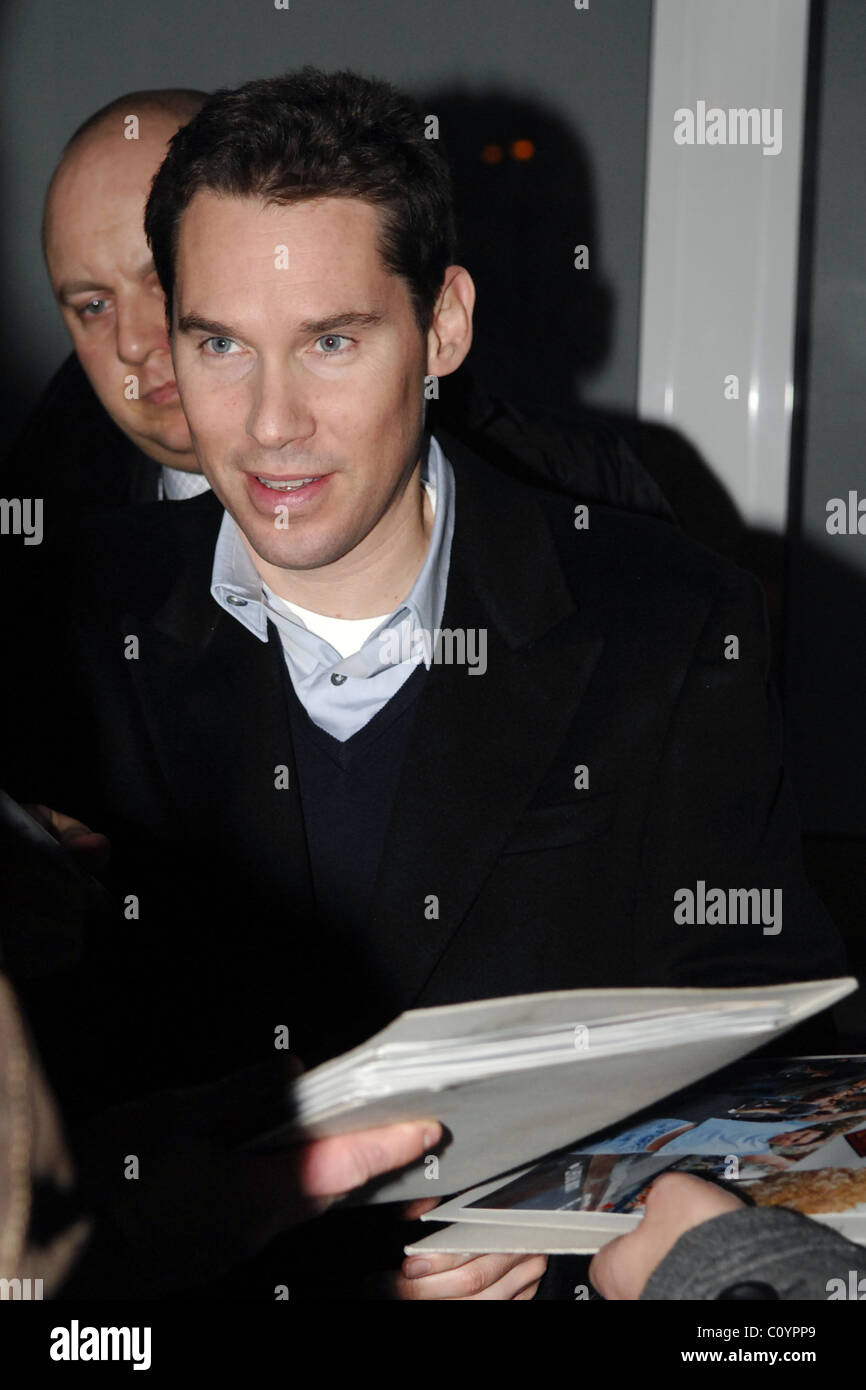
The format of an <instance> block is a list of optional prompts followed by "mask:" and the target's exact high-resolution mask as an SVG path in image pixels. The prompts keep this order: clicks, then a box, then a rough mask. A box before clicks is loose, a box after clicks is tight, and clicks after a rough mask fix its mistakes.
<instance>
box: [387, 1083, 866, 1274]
mask: <svg viewBox="0 0 866 1390" xmlns="http://www.w3.org/2000/svg"><path fill="white" fill-rule="evenodd" d="M665 1172H684V1173H694V1174H695V1175H696V1176H698V1177H702V1178H707V1179H709V1180H710V1181H713V1182H716V1183H720V1184H721V1185H723V1186H725V1187H727V1188H728V1190H729V1191H731V1192H733V1193H734V1194H735V1195H736V1196H738V1197H742V1198H744V1199H745V1200H746V1201H749V1202H753V1203H754V1204H755V1205H756V1206H784V1207H790V1208H792V1209H793V1210H795V1211H799V1212H802V1213H803V1214H804V1215H807V1216H810V1217H813V1218H814V1219H815V1220H816V1221H821V1222H824V1223H825V1224H827V1225H829V1226H831V1227H833V1229H834V1230H837V1231H839V1232H840V1234H842V1235H844V1236H847V1237H848V1239H849V1240H853V1241H857V1242H858V1243H859V1244H863V1245H866V1056H855V1057H850V1056H849V1057H841V1056H829V1057H828V1056H813V1057H788V1058H782V1057H764V1058H761V1059H752V1060H749V1061H746V1062H739V1063H735V1064H734V1065H733V1066H731V1067H728V1068H726V1069H725V1070H724V1071H722V1072H717V1073H716V1074H715V1075H714V1076H713V1078H712V1081H711V1083H710V1084H709V1085H706V1084H700V1085H697V1086H693V1087H691V1088H689V1089H687V1090H685V1091H682V1092H680V1093H678V1094H677V1095H675V1096H669V1097H668V1098H667V1100H665V1101H664V1102H663V1103H662V1104H661V1105H660V1106H658V1107H656V1108H655V1109H654V1111H652V1112H651V1113H649V1114H647V1113H646V1112H644V1113H642V1114H641V1115H640V1116H639V1117H632V1119H630V1120H628V1121H626V1122H625V1124H621V1125H618V1126H616V1127H615V1128H614V1129H612V1130H609V1131H608V1132H607V1133H606V1134H602V1135H597V1136H594V1137H593V1139H592V1142H590V1143H585V1142H578V1143H577V1144H575V1145H573V1146H572V1147H570V1148H568V1149H564V1150H562V1151H561V1152H560V1153H558V1154H554V1155H551V1156H550V1157H549V1158H547V1159H545V1160H543V1161H542V1162H541V1163H538V1164H534V1165H533V1166H532V1167H530V1168H526V1169H523V1170H522V1171H520V1172H518V1173H516V1174H512V1175H511V1176H510V1177H508V1178H506V1179H505V1180H503V1179H501V1178H499V1179H497V1180H496V1181H495V1182H489V1183H484V1184H482V1185H481V1186H480V1187H476V1188H474V1189H473V1190H472V1191H470V1192H464V1193H463V1194H462V1195H461V1196H459V1197H455V1198H454V1199H453V1200H452V1201H450V1202H445V1203H444V1204H443V1205H440V1206H438V1207H437V1208H436V1209H435V1210H434V1211H432V1212H430V1213H429V1214H428V1215H427V1216H424V1217H422V1220H424V1221H428V1220H429V1221H437V1222H442V1221H448V1222H453V1223H455V1224H454V1225H451V1226H449V1227H447V1228H446V1229H445V1230H443V1231H437V1232H436V1233H435V1234H434V1235H433V1236H431V1237H429V1238H427V1239H426V1240H421V1241H419V1242H417V1243H416V1244H415V1245H413V1246H411V1247H407V1249H408V1250H409V1252H410V1253H412V1254H414V1253H416V1252H417V1251H420V1250H423V1251H425V1252H429V1251H430V1250H447V1251H460V1252H478V1253H482V1252H490V1251H497V1250H502V1251H514V1252H523V1251H525V1252H530V1251H532V1252H537V1253H547V1254H553V1253H558V1254H564V1253H570V1254H588V1253H591V1252H593V1251H595V1250H598V1249H600V1247H601V1246H602V1245H604V1244H605V1242H606V1241H608V1240H612V1239H613V1238H614V1236H618V1235H622V1234H623V1233H624V1232H626V1231H630V1230H633V1229H634V1227H635V1226H636V1225H637V1224H638V1222H639V1221H640V1219H641V1215H642V1213H643V1210H644V1201H645V1199H646V1194H647V1191H648V1189H649V1187H650V1186H651V1184H652V1183H653V1181H654V1180H655V1179H656V1178H657V1177H658V1176H659V1175H660V1174H661V1173H665Z"/></svg>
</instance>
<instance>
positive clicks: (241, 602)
mask: <svg viewBox="0 0 866 1390" xmlns="http://www.w3.org/2000/svg"><path fill="white" fill-rule="evenodd" d="M226 603H230V604H231V606H232V608H246V606H247V601H246V599H245V598H241V596H240V594H226Z"/></svg>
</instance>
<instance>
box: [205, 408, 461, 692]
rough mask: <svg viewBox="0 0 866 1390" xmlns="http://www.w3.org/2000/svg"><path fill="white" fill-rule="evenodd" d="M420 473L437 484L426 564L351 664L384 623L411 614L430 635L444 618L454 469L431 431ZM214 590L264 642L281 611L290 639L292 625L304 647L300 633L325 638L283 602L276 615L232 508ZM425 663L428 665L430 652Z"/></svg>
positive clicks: (220, 543) (413, 624)
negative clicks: (310, 627)
mask: <svg viewBox="0 0 866 1390" xmlns="http://www.w3.org/2000/svg"><path fill="white" fill-rule="evenodd" d="M421 478H422V481H423V482H425V483H427V484H428V485H429V486H430V487H431V488H433V489H435V513H434V517H433V528H432V531H431V534H430V543H429V545H428V547H427V554H426V555H425V557H424V563H423V565H422V566H421V569H420V571H419V572H418V575H417V578H416V579H415V583H414V584H413V585H412V588H411V590H410V592H409V594H408V595H407V597H406V598H405V599H404V600H403V602H402V603H401V604H399V606H398V607H397V608H396V609H395V610H394V611H393V613H391V614H390V616H389V617H388V618H387V619H386V621H385V622H384V623H383V624H382V627H381V628H379V629H378V630H377V632H375V633H373V634H371V635H370V637H368V639H367V642H366V643H365V644H364V647H363V648H362V649H361V652H359V653H355V656H354V657H346V658H345V661H346V662H349V663H352V664H353V665H354V664H357V662H356V660H355V658H356V657H360V656H361V654H362V653H363V652H365V651H366V649H367V647H368V646H369V644H371V643H372V644H375V645H376V646H377V647H378V646H379V634H380V633H381V632H382V630H383V629H384V628H386V627H392V626H397V625H398V624H399V625H402V624H404V623H405V622H406V620H407V619H408V624H409V628H410V631H411V632H414V631H416V630H418V629H421V630H422V631H423V632H425V633H431V634H432V633H435V630H436V628H437V627H438V625H439V623H440V622H441V619H442V614H443V612H444V610H445V593H446V589H447V586H448V569H449V561H450V555H451V541H452V538H453V535H454V472H453V470H452V468H451V465H450V463H449V462H448V460H447V458H446V457H445V455H444V454H443V452H442V449H441V447H440V445H439V442H438V440H437V439H436V438H435V437H434V436H433V435H429V436H427V449H426V452H425V455H424V459H423V462H422V465H421ZM211 594H212V595H213V597H214V599H215V600H216V602H217V603H218V604H219V605H220V607H221V608H223V609H225V611H226V612H227V613H231V615H232V616H233V617H234V618H237V620H238V621H239V622H241V623H243V625H244V626H245V627H246V628H247V629H248V630H249V631H250V632H252V633H253V634H254V635H255V636H256V637H258V638H259V639H260V640H261V641H262V642H266V641H267V640H268V619H269V618H270V619H272V620H274V619H276V618H277V616H278V617H279V619H280V620H281V621H279V624H278V625H279V627H280V632H281V635H282V636H283V637H284V639H286V638H288V639H289V640H291V637H292V635H293V634H292V629H293V628H294V629H296V630H297V637H298V641H299V644H300V645H302V646H304V647H307V646H308V645H309V643H308V642H306V641H305V640H304V638H303V636H302V635H301V634H304V633H308V634H309V637H310V638H313V639H314V640H315V641H322V639H318V638H316V637H315V634H314V633H311V632H310V631H309V629H308V628H307V627H306V625H305V623H304V622H303V620H302V619H301V618H300V617H299V616H298V615H297V614H292V613H290V612H289V611H288V610H287V609H284V608H283V607H282V606H281V608H280V610H279V615H277V614H276V613H275V610H274V609H272V608H271V607H270V606H269V605H268V603H267V598H266V593H265V590H264V586H263V584H262V580H261V577H260V575H259V573H258V571H257V570H256V567H255V565H254V564H253V562H252V559H251V558H250V555H249V552H248V550H247V548H246V546H245V545H244V542H243V540H242V538H241V533H240V530H239V528H238V526H237V523H236V522H235V520H234V518H233V517H231V516H230V515H229V513H228V512H226V513H225V514H224V516H223V519H222V524H221V526H220V531H219V536H218V537H217V544H216V550H215V552H214V563H213V571H212V574H211ZM323 645H327V644H324V643H323ZM428 649H429V643H428V644H426V646H425V651H427V650H428ZM329 650H330V649H329ZM425 664H426V665H429V664H430V663H429V660H428V659H427V656H426V655H425ZM358 674H360V671H359V672H358Z"/></svg>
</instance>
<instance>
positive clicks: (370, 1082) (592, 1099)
mask: <svg viewBox="0 0 866 1390" xmlns="http://www.w3.org/2000/svg"><path fill="white" fill-rule="evenodd" d="M856 987H857V982H856V980H853V979H850V978H843V979H838V980H819V981H815V982H807V983H796V984H789V985H767V986H757V985H752V986H747V987H744V988H740V989H629V990H621V989H601V990H569V991H556V992H551V993H546V994H526V995H517V996H514V997H512V998H507V999H486V1000H482V1001H480V1002H478V1003H471V1004H454V1005H450V1006H446V1007H441V1008H432V1009H416V1010H412V1011H410V1012H408V1013H405V1014H402V1015H401V1016H400V1017H399V1018H397V1019H396V1020H395V1021H394V1022H393V1023H391V1024H389V1025H388V1027H387V1028H385V1029H383V1030H382V1032H380V1033H377V1034H376V1035H375V1036H374V1037H373V1038H371V1039H370V1040H369V1041H368V1042H366V1043H363V1044H361V1046H360V1047H356V1048H353V1049H352V1050H351V1051H350V1052H347V1053H346V1054H345V1055H344V1056H342V1057H337V1058H335V1059H333V1060H332V1061H329V1062H325V1063H324V1064H323V1065H322V1066H319V1067H316V1068H315V1069H314V1070H313V1071H310V1072H308V1073H306V1074H305V1075H303V1076H301V1077H299V1078H298V1079H297V1080H296V1081H294V1082H292V1083H291V1085H290V1087H289V1092H288V1096H287V1102H288V1109H287V1115H288V1116H289V1117H290V1118H286V1116H284V1117H283V1118H282V1121H281V1122H280V1123H279V1124H278V1125H276V1126H275V1127H273V1128H270V1129H269V1130H268V1131H267V1132H266V1133H265V1134H262V1133H261V1132H260V1133H259V1134H258V1135H257V1137H256V1138H255V1140H251V1141H249V1142H248V1144H247V1145H246V1147H254V1148H256V1149H262V1148H280V1147H283V1146H285V1145H286V1144H287V1143H290V1142H296V1141H297V1140H299V1139H304V1138H320V1137H323V1136H326V1135H332V1134H344V1133H347V1132H349V1131H352V1130H359V1129H368V1128H371V1127H373V1126H376V1125H382V1124H388V1123H390V1122H393V1121H397V1120H411V1119H424V1118H431V1119H437V1120H440V1121H441V1122H442V1124H443V1126H444V1127H445V1130H446V1135H445V1139H444V1140H443V1142H442V1143H440V1145H439V1146H438V1147H437V1150H436V1152H435V1154H430V1155H426V1156H423V1157H422V1158H421V1159H419V1160H418V1161H417V1162H416V1163H413V1164H410V1165H408V1166H407V1167H405V1168H403V1169H400V1170H399V1171H398V1172H395V1173H389V1174H385V1175H383V1176H382V1177H380V1178H377V1179H375V1180H374V1181H373V1182H371V1183H369V1184H367V1186H366V1187H364V1188H362V1189H360V1190H359V1191H358V1192H356V1193H354V1194H352V1198H351V1200H352V1202H353V1203H368V1202H393V1201H405V1200H412V1199H415V1198H419V1197H428V1198H429V1197H437V1198H440V1199H442V1198H444V1197H447V1196H450V1195H451V1194H453V1193H458V1192H462V1191H463V1190H464V1189H466V1188H468V1187H473V1186H474V1185H476V1184H478V1183H480V1182H484V1181H489V1180H491V1179H492V1178H494V1177H497V1176H498V1175H500V1174H506V1173H509V1172H511V1171H512V1170H514V1169H516V1168H519V1167H522V1166H524V1165H526V1164H527V1163H531V1162H533V1161H534V1160H537V1159H539V1158H541V1157H543V1156H544V1155H547V1154H550V1153H552V1152H554V1151H555V1150H558V1149H562V1148H565V1147H566V1146H570V1147H572V1148H575V1147H576V1146H577V1142H578V1141H579V1140H580V1139H582V1138H583V1137H585V1136H587V1135H593V1134H595V1133H596V1132H598V1131H601V1130H605V1129H608V1128H609V1127H610V1126H612V1125H615V1124H617V1123H618V1122H619V1121H621V1120H623V1119H624V1118H625V1117H626V1116H628V1115H632V1114H634V1113H635V1112H636V1111H639V1110H643V1109H645V1108H646V1107H647V1106H648V1105H652V1104H654V1103H655V1102H657V1101H659V1100H661V1098H662V1097H663V1096H667V1095H670V1094H671V1093H672V1092H675V1091H680V1090H681V1089H682V1088H683V1087H685V1086H688V1085H690V1084H691V1083H693V1082H695V1081H697V1080H698V1079H699V1078H700V1077H704V1076H706V1075H708V1074H709V1073H710V1072H714V1071H717V1070H718V1069H720V1068H722V1067H725V1066H727V1065H728V1064H729V1063H731V1062H733V1061H735V1060H736V1059H738V1058H741V1057H742V1056H744V1055H745V1054H746V1053H748V1052H750V1051H752V1050H754V1049H755V1048H758V1047H761V1046H763V1045H764V1044H765V1043H767V1042H769V1041H770V1040H771V1039H772V1038H773V1037H775V1036H777V1035H778V1034H780V1033H783V1032H785V1031H786V1030H788V1029H789V1028H792V1027H794V1026H795V1025H796V1024H798V1023H801V1022H802V1021H803V1020H804V1019H806V1018H808V1017H809V1016H810V1015H812V1014H815V1013H818V1012H819V1011H820V1010H822V1009H826V1008H829V1007H830V1006H831V1005H832V1004H835V1003H836V1002H837V1001H838V1000H839V999H842V998H843V997H844V996H845V995H846V994H849V993H850V992H851V991H852V990H853V989H855V988H856ZM436 1219H450V1218H446V1217H445V1216H444V1214H443V1209H441V1208H440V1209H438V1210H437V1212H436ZM485 1248H494V1247H485ZM502 1248H513V1247H502ZM531 1248H532V1249H543V1248H544V1247H543V1246H538V1245H533V1246H532V1247H531Z"/></svg>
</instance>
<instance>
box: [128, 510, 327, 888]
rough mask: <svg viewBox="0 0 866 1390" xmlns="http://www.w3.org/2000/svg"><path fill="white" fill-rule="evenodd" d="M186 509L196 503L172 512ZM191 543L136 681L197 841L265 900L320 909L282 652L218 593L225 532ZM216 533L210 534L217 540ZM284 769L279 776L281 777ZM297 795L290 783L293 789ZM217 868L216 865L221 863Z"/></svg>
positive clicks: (151, 625)
mask: <svg viewBox="0 0 866 1390" xmlns="http://www.w3.org/2000/svg"><path fill="white" fill-rule="evenodd" d="M173 505H175V506H180V507H188V506H196V507H198V506H199V504H198V503H197V502H196V503H192V504H190V503H180V504H173ZM211 511H214V512H215V509H214V508H208V509H207V512H208V517H207V522H208V524H207V525H206V526H205V527H204V530H205V533H206V534H205V535H201V534H200V533H198V532H197V533H196V535H195V536H194V537H190V538H189V539H190V544H189V548H188V550H187V554H188V555H189V556H190V557H191V558H190V560H189V563H187V564H186V566H185V567H184V569H183V571H182V573H181V574H180V575H179V577H178V580H177V582H176V583H175V584H174V586H173V587H172V589H171V592H170V593H169V595H168V598H167V599H166V601H165V602H164V603H162V604H161V605H160V607H159V608H158V609H157V610H156V611H155V612H154V613H153V615H152V616H150V617H147V618H140V617H139V618H136V617H134V616H133V615H129V616H127V618H126V619H125V622H127V623H128V624H136V623H137V624H138V625H137V626H129V627H127V631H128V632H140V633H141V642H140V657H139V660H138V661H136V662H132V663H131V666H132V668H133V670H132V678H133V681H134V684H135V685H136V687H137V690H138V694H139V699H140V703H141V708H142V710H143V713H144V717H145V720H146V722H147V724H148V728H149V732H150V735H151V738H152V741H153V745H154V748H155V750H156V754H157V757H158V759H159V762H160V765H161V768H162V770H163V774H164V777H165V780H166V782H167V784H168V786H169V787H170V788H171V793H172V796H173V798H174V799H175V801H176V803H177V804H178V807H179V810H180V812H181V815H182V817H183V818H184V820H185V821H186V822H187V824H188V826H189V827H190V831H191V833H192V834H194V835H196V836H199V837H200V836H206V837H207V838H208V839H209V841H210V842H211V843H212V845H213V853H214V856H216V855H221V854H222V855H227V856H230V858H231V859H232V860H233V861H234V862H235V863H236V864H238V865H239V866H241V867H244V868H246V869H247V870H248V871H249V872H250V874H251V875H253V876H254V881H255V882H256V883H257V884H259V885H260V887H261V890H262V895H263V896H269V897H270V898H271V900H272V901H273V902H274V903H275V904H276V903H280V902H286V900H287V898H288V900H289V901H290V902H291V903H292V906H293V909H294V908H297V909H298V911H300V912H305V911H309V910H311V909H312V890H311V880H310V872H309V862H308V856H307V845H306V835H305V832H304V823H303V814H302V811H301V803H300V796H299V791H298V779H297V775H296V772H295V766H294V756H293V753H292V746H291V738H290V734H289V722H288V711H287V706H286V697H285V688H284V684H283V678H282V672H281V662H282V661H283V655H282V649H281V647H280V644H279V642H278V641H277V640H276V638H275V636H274V634H273V633H272V634H271V637H270V640H269V641H268V642H266V643H264V642H260V641H259V640H258V639H257V638H256V637H254V636H253V635H252V634H251V633H249V632H247V631H246V629H245V628H243V627H242V626H241V624H240V623H238V622H237V621H236V620H235V619H234V618H233V617H231V615H229V614H227V613H225V612H223V611H222V610H221V609H220V608H219V607H218V605H217V604H216V603H215V602H214V600H213V598H212V597H211V594H210V574H211V566H212V563H213V550H214V545H215V543H216V531H217V529H218V525H219V520H220V518H221V516H222V510H221V509H220V510H219V512H218V513H216V512H215V524H214V519H213V518H211V516H210V512H211ZM211 532H212V534H211ZM283 767H284V768H285V769H286V774H287V776H285V777H281V776H280V775H279V772H278V770H279V769H281V768H283ZM286 781H287V782H288V785H287V786H285V785H283V784H284V783H285V782H286ZM215 862H217V861H216V860H215Z"/></svg>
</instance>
